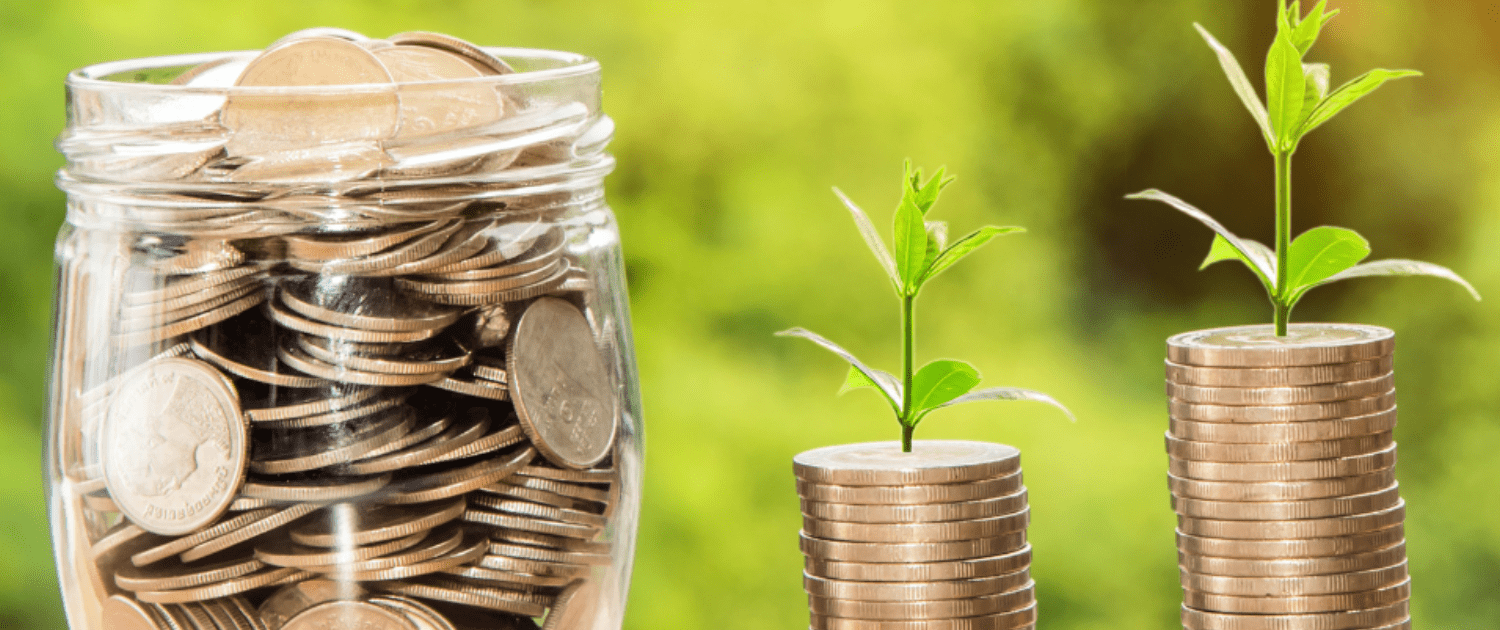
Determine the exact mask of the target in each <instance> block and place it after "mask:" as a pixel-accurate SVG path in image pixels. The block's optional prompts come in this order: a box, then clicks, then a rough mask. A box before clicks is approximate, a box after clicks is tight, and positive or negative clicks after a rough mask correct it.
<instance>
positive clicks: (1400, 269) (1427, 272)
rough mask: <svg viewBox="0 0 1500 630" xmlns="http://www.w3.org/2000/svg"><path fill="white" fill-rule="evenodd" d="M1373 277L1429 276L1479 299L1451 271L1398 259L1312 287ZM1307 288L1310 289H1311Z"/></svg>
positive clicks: (1359, 267) (1356, 269)
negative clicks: (1446, 282)
mask: <svg viewBox="0 0 1500 630" xmlns="http://www.w3.org/2000/svg"><path fill="white" fill-rule="evenodd" d="M1374 276H1431V277H1434V278H1443V279H1445V280H1451V281H1453V282H1456V283H1458V284H1459V285H1460V286H1462V287H1463V288H1464V289H1466V290H1468V292H1469V295H1472V296H1474V299H1475V300H1478V299H1480V298H1479V291H1477V290H1475V289H1474V285H1472V284H1469V282H1468V281H1467V280H1464V279H1463V278H1461V277H1459V275H1458V274H1457V273H1454V272H1453V270H1452V269H1449V268H1447V267H1444V266H1442V265H1434V264H1432V263H1428V262H1422V261H1420V260H1403V259H1399V258H1391V259H1387V260H1376V261H1372V262H1367V263H1364V264H1360V265H1355V266H1353V267H1350V268H1348V269H1345V270H1343V271H1340V272H1338V273H1336V274H1333V275H1332V276H1329V277H1327V278H1324V279H1323V281H1322V282H1319V283H1318V284H1317V285H1314V286H1322V285H1325V284H1329V283H1332V282H1338V281H1340V280H1348V279H1350V278H1369V277H1374ZM1307 288H1308V289H1310V288H1312V287H1307ZM1303 291H1304V292H1305V291H1306V289H1303ZM1299 297H1300V296H1299Z"/></svg>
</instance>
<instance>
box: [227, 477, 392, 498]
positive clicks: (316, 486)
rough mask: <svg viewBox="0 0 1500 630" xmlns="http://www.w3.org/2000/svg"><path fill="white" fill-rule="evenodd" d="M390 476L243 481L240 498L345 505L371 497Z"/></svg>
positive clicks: (388, 480)
mask: <svg viewBox="0 0 1500 630" xmlns="http://www.w3.org/2000/svg"><path fill="white" fill-rule="evenodd" d="M390 481H391V477H390V475H379V476H375V477H321V478H318V479H317V480H300V481H278V482H273V483H267V482H262V481H259V480H256V479H249V480H246V481H245V485H244V486H243V487H241V488H240V496H242V497H248V498H251V499H271V500H275V501H289V502H299V501H309V502H332V501H346V500H349V499H353V498H356V497H362V496H365V495H368V494H370V493H373V492H375V491H377V490H379V489H381V488H383V487H385V485H386V484H388V483H390Z"/></svg>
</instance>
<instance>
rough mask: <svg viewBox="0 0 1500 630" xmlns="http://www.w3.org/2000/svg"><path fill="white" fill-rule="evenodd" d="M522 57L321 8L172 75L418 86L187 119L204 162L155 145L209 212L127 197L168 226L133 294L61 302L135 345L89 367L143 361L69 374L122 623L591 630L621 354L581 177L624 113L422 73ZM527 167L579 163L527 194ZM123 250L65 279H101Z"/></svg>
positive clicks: (99, 569) (474, 73) (92, 562)
mask: <svg viewBox="0 0 1500 630" xmlns="http://www.w3.org/2000/svg"><path fill="white" fill-rule="evenodd" d="M509 72H511V69H510V68H509V66H507V65H506V64H505V62H503V61H501V60H500V59H498V58H496V57H493V56H491V55H490V54H489V53H487V52H485V51H483V50H482V49H479V48H477V47H474V46H473V45H471V44H469V43H467V42H463V41H461V40H456V39H453V38H450V37H446V36H442V35H436V34H431V33H405V34H401V35H397V36H393V37H391V38H389V39H387V40H371V39H368V38H364V37H363V36H360V35H358V34H356V33H350V32H347V31H339V30H333V29H316V30H313V31H310V32H304V33H299V34H295V35H294V36H290V37H288V38H286V39H285V40H284V41H282V42H278V43H277V44H275V45H273V46H272V47H271V48H270V49H269V50H267V51H266V52H264V53H261V54H259V55H257V56H254V57H251V58H242V57H233V56H230V57H225V58H224V59H222V60H216V61H213V62H209V63H207V64H204V65H203V66H199V67H197V68H194V69H192V70H189V71H188V72H186V73H184V74H182V75H181V76H179V77H178V79H177V80H176V81H175V82H176V83H178V84H183V85H188V86H193V87H200V88H214V87H228V86H230V85H234V86H242V87H265V86H309V85H326V84H340V83H350V82H353V83H396V84H401V85H402V86H403V87H402V88H401V89H399V90H394V91H386V92H380V91H370V90H364V91H359V90H355V91H354V92H353V93H352V94H344V95H338V94H336V92H337V89H336V88H337V85H331V86H330V94H329V95H327V96H321V97H310V98H304V99H303V100H300V101H299V100H295V99H291V98H289V97H287V96H286V95H283V94H280V93H277V92H275V91H262V92H255V91H253V90H251V91H249V92H246V93H235V94H233V95H231V96H230V97H228V98H227V100H225V99H220V101H221V103H222V105H221V110H220V111H218V112H216V113H215V115H212V116H209V117H208V118H207V119H206V120H207V121H209V122H206V123H204V125H203V126H201V127H195V128H194V129H191V130H182V129H178V130H174V131H173V132H172V133H173V135H174V140H177V141H179V142H177V143H176V144H173V145H171V147H169V148H170V149H171V150H175V151H191V152H192V153H191V154H183V153H171V152H166V153H162V154H159V155H147V157H143V158H142V157H138V158H132V159H133V160H134V161H132V162H131V163H130V164H129V165H128V166H129V167H130V169H131V170H130V171H129V172H131V173H134V174H135V175H137V176H140V177H143V178H148V179H162V178H170V179H172V180H173V181H174V182H175V183H176V185H175V186H174V187H172V188H171V189H172V190H173V191H174V192H173V193H171V194H174V195H179V196H180V197H179V198H177V199H176V201H178V202H182V203H181V204H179V205H182V204H186V205H185V207H177V206H172V207H165V206H164V207H153V206H152V205H151V204H142V205H141V206H135V207H131V206H124V207H125V208H126V209H125V210H124V211H123V212H125V213H126V214H128V215H130V216H131V217H133V218H137V219H140V218H143V217H147V218H149V219H150V220H151V221H153V222H154V225H156V226H157V227H159V228H160V230H159V231H150V232H140V233H130V232H121V233H119V234H112V235H110V236H111V238H117V239H119V240H121V241H122V242H124V243H125V246H124V249H125V251H124V252H122V255H123V256H124V257H125V258H126V259H127V260H128V263H129V267H128V270H127V271H126V272H125V274H124V282H123V286H122V287H120V288H119V290H118V292H117V293H115V294H113V295H116V296H117V298H115V299H112V300H106V301H105V302H106V303H91V301H90V300H89V299H88V298H90V297H93V296H77V297H75V299H73V300H71V301H70V303H69V304H70V308H72V309H75V310H76V312H74V313H72V314H68V315H66V316H65V317H63V318H62V321H63V322H64V323H63V324H62V325H63V327H64V328H63V330H62V334H64V335H80V336H82V335H84V334H86V331H84V330H82V327H86V326H88V325H89V324H88V322H89V321H90V320H97V319H99V317H98V315H99V314H100V313H104V314H105V315H106V317H105V319H108V320H109V321H107V322H104V324H106V327H107V328H108V330H110V331H111V334H110V336H109V340H110V342H109V344H107V345H108V347H109V349H111V350H112V351H113V352H114V354H113V355H112V357H113V358H112V359H109V360H99V359H95V358H94V357H92V356H90V361H91V362H92V364H93V365H96V366H98V365H104V366H108V367H109V368H110V369H117V368H119V367H126V369H123V370H119V371H118V373H112V374H107V375H105V377H104V378H96V377H95V376H96V375H95V372H99V371H100V370H95V371H94V372H88V371H86V370H83V369H82V368H76V369H77V370H78V372H76V373H75V372H66V371H65V372H64V373H63V374H62V375H61V376H60V379H61V380H60V382H61V383H63V385H61V387H62V388H63V389H64V390H65V391H67V392H69V394H70V396H69V397H68V398H67V399H66V400H67V402H66V404H65V406H64V409H65V411H64V412H63V413H64V414H70V415H69V416H68V419H67V420H66V422H69V423H72V424H69V425H67V426H75V427H77V429H76V430H77V432H78V434H79V435H80V436H81V437H80V438H79V439H78V440H77V444H76V446H75V447H68V448H64V449H63V450H64V451H65V453H64V457H65V458H70V459H69V463H68V464H67V466H66V468H67V471H68V472H67V475H68V482H69V485H68V486H67V488H68V489H69V491H70V492H71V493H72V495H73V496H74V497H75V498H76V500H77V506H78V509H80V510H81V512H82V514H81V516H82V517H83V520H84V521H85V522H87V523H89V524H90V526H91V527H92V528H93V529H94V531H93V532H92V533H93V535H92V536H91V537H90V538H91V540H90V544H91V546H90V548H89V549H87V552H86V553H81V554H78V555H79V556H80V557H81V558H84V559H85V562H86V563H87V564H88V566H87V567H86V568H85V569H84V570H82V571H81V572H82V573H83V574H85V575H88V576H90V577H92V578H93V580H92V582H93V583H94V588H93V591H92V592H94V593H96V594H98V595H99V599H100V601H97V602H91V603H90V606H95V607H97V609H96V611H97V612H98V614H99V615H100V616H101V618H102V619H103V620H104V624H105V627H109V628H130V629H132V630H134V629H138V628H139V629H145V630H182V629H183V628H196V629H201V630H214V629H218V630H231V629H238V630H256V629H266V630H278V629H280V628H283V627H284V628H287V629H288V630H310V629H316V628H328V627H351V628H353V627H359V628H374V627H379V628H392V629H400V630H453V629H455V628H528V627H530V628H535V627H536V623H535V622H534V621H533V619H541V618H545V619H546V622H545V623H546V626H545V627H546V628H548V629H549V630H561V629H563V628H565V627H574V628H577V627H593V624H594V623H595V617H594V607H595V606H596V605H597V602H596V601H595V600H597V599H598V598H599V597H600V592H601V587H600V585H599V584H597V581H598V576H599V574H600V573H601V572H600V571H596V570H595V569H596V568H598V567H600V566H603V565H610V564H611V563H612V562H614V561H615V558H614V554H615V553H616V549H615V547H614V545H612V544H611V543H610V537H611V533H610V531H609V530H611V528H612V525H613V524H614V508H615V506H616V504H617V503H619V501H620V497H619V493H620V492H621V488H620V486H621V483H620V480H619V479H618V473H617V470H616V468H615V462H616V461H618V457H617V453H616V452H615V448H616V441H615V436H616V432H617V430H618V428H619V424H620V415H621V409H620V406H621V403H620V401H619V399H618V397H617V388H618V387H619V386H620V385H619V383H618V381H619V379H620V375H619V374H618V373H617V370H618V369H619V367H618V363H617V361H618V357H617V356H615V354H614V348H613V347H612V341H611V338H612V335H613V334H614V333H613V328H612V327H613V326H615V324H613V323H612V320H611V319H610V318H609V317H608V316H607V315H602V314H601V313H600V312H599V309H600V308H601V305H602V304H604V300H608V299H612V297H611V296H607V295H605V296H601V295H599V293H598V292H597V291H596V290H595V285H594V282H593V280H592V278H590V277H589V276H588V275H586V274H585V273H584V272H583V271H582V270H581V269H580V268H579V259H578V257H579V253H580V252H582V253H589V252H590V250H589V248H588V247H587V246H580V241H586V240H588V239H589V238H590V236H591V234H592V232H591V230H592V229H594V228H597V227H598V225H597V224H596V223H594V224H591V223H590V222H589V221H587V220H583V221H580V220H579V219H578V218H577V216H578V215H579V214H582V213H584V211H585V210H588V209H590V208H595V207H597V206H589V205H588V204H587V203H586V202H585V201H580V200H576V199H573V198H571V196H570V195H571V194H572V193H568V192H558V191H559V190H562V189H563V188H564V187H562V186H560V185H559V184H558V182H559V181H560V180H558V179H557V175H558V173H559V172H560V171H559V169H560V167H562V166H564V165H567V164H569V163H570V162H571V161H572V160H575V159H583V158H589V159H592V160H595V161H596V162H594V163H592V164H593V165H594V166H597V165H598V163H597V162H598V161H607V156H603V155H602V142H603V140H607V136H608V125H607V118H602V117H599V116H597V115H596V116H594V119H592V120H590V119H589V116H588V111H587V107H585V106H584V105H583V104H582V103H579V102H575V101H567V100H564V101H562V102H558V101H556V100H553V99H551V98H543V96H544V95H541V94H527V95H516V94H510V93H508V92H507V91H506V90H503V89H500V88H498V87H496V86H495V85H492V84H488V83H481V82H473V81H470V82H467V83H464V82H460V83H458V84H457V86H456V87H454V86H446V87H447V88H448V89H449V92H431V93H428V92H424V90H429V89H431V88H432V87H433V83H432V82H434V81H444V80H465V79H473V78H479V77H483V76H493V75H499V74H506V73H509ZM407 83H413V84H415V85H414V86H413V87H411V88H410V89H407V88H406V87H405V84H407ZM366 87H368V86H366ZM440 87H444V86H440ZM455 90H456V91H457V92H458V93H456V94H455V93H452V92H453V91H455ZM205 93H208V92H205ZM398 95H399V98H397V96H398ZM204 98H207V97H204ZM601 120H602V121H603V122H602V123H601V122H600V121H601ZM600 125H603V127H601V126H600ZM601 128H602V129H603V131H602V132H601V131H599V130H600V129H601ZM213 133H218V134H219V135H217V136H213ZM600 133H603V135H604V137H603V138H600V137H598V136H599V135H600ZM590 134H593V135H590ZM184 138H188V139H193V140H194V142H184V141H183V140H184ZM90 141H98V139H97V138H95V139H92V140H90V139H87V138H66V139H64V141H63V143H64V145H69V143H71V144H72V145H79V144H82V143H87V142H90ZM73 148H74V149H77V148H78V147H77V146H73ZM163 150H164V151H167V149H163ZM148 153H149V152H148ZM100 159H105V158H100ZM111 159H112V158H111ZM75 163H76V161H75ZM113 166H120V167H121V168H123V167H124V166H127V165H113ZM527 169H540V170H541V171H545V172H546V176H547V177H551V178H553V179H551V180H548V182H547V184H546V185H544V186H539V187H538V190H537V191H530V192H526V191H525V185H526V184H527V182H529V181H531V180H533V179H535V177H540V175H536V174H531V175H528V174H527ZM477 174H484V175H485V177H486V178H488V179H486V180H485V181H484V182H481V183H477V184H476V183H470V182H468V181H466V180H464V179H462V178H458V177H457V176H474V177H478V175H477ZM600 174H602V172H600ZM267 182H271V183H274V184H276V185H277V186H264V185H263V184H265V183H267ZM330 182H342V184H341V186H339V187H337V188H338V190H337V193H336V194H332V193H327V192H326V191H325V192H321V193H316V194H314V193H310V192H308V190H310V189H307V188H298V187H297V186H304V187H305V186H310V185H313V184H319V185H322V184H328V183H330ZM278 186H279V187H278ZM287 186H291V187H287ZM512 189H518V190H521V191H522V192H514V191H512ZM106 210H107V209H106ZM79 233H82V231H80V232H79ZM570 245H572V246H573V247H571V248H570V247H569V246H570ZM93 260H106V262H107V263H108V264H114V263H115V262H117V261H112V260H109V259H108V257H95V258H93ZM108 264H106V265H105V268H96V267H90V266H88V265H87V264H82V263H80V264H78V265H77V266H73V267H69V268H67V269H65V274H66V275H65V277H66V279H67V282H68V286H69V287H73V288H74V289H77V288H78V287H81V286H92V287H93V290H95V291H103V290H104V289H105V288H107V287H108V286H109V282H108V280H107V279H108V277H109V276H110V273H111V271H110V269H112V268H111V267H109V266H108ZM79 313H85V314H79ZM87 313H92V315H90V314H87ZM72 322H76V326H78V327H80V328H79V329H77V330H73V329H71V328H70V327H72V326H74V325H75V324H74V323H72ZM66 369H75V368H72V367H70V368H66ZM565 624H566V625H565Z"/></svg>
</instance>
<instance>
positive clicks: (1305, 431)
mask: <svg viewBox="0 0 1500 630" xmlns="http://www.w3.org/2000/svg"><path fill="white" fill-rule="evenodd" d="M1395 428H1396V410H1395V409H1394V408H1393V409H1390V410H1387V411H1381V412H1378V413H1373V414H1370V415H1367V416H1357V417H1354V418H1348V419H1343V420H1318V421H1312V422H1281V423H1271V424H1234V423H1220V422H1194V421H1190V420H1178V419H1176V418H1173V419H1172V420H1171V422H1170V423H1169V426H1168V428H1167V431H1168V433H1169V434H1170V435H1172V436H1173V437H1176V438H1179V439H1183V440H1193V441H1197V442H1222V443H1234V444H1267V443H1276V442H1299V441H1309V442H1315V441H1323V440H1336V439H1342V438H1349V437H1360V436H1366V435H1375V434H1378V433H1385V432H1387V431H1390V430H1392V429H1395Z"/></svg>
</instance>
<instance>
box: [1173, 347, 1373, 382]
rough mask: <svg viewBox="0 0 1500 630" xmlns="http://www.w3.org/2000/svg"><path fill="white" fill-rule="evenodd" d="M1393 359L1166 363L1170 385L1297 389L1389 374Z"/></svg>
mask: <svg viewBox="0 0 1500 630" xmlns="http://www.w3.org/2000/svg"><path fill="white" fill-rule="evenodd" d="M1393 365H1394V362H1393V360H1392V357H1391V356H1390V355H1386V356H1383V357H1380V358H1376V359H1369V360H1366V361H1356V362H1353V363H1335V364H1331V365H1309V366H1301V367H1269V368H1213V367H1197V366H1192V365H1179V364H1177V363H1173V362H1171V361H1167V382H1169V383H1176V384H1178V385H1201V386H1207V387H1294V386H1306V385H1321V384H1328V383H1343V382H1348V381H1359V380H1364V379H1370V378H1375V377H1377V376H1381V375H1383V374H1390V373H1391V370H1392V367H1393Z"/></svg>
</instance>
